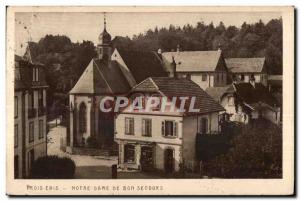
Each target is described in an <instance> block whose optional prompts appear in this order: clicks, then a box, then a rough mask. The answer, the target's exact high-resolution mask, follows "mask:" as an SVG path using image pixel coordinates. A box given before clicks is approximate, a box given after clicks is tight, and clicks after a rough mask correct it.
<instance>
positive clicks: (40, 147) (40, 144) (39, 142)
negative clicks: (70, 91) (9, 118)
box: [25, 89, 47, 176]
mask: <svg viewBox="0 0 300 201" xmlns="http://www.w3.org/2000/svg"><path fill="white" fill-rule="evenodd" d="M43 101H44V103H43V104H44V106H46V90H45V89H43ZM25 105H26V107H25V124H26V130H25V131H26V134H25V145H26V148H25V152H26V157H25V160H26V176H28V175H29V171H30V170H29V162H30V161H29V160H28V152H29V151H30V150H32V149H33V150H34V159H35V160H36V159H38V158H39V157H42V156H46V155H47V133H46V132H47V131H46V124H47V119H46V115H43V116H39V115H38V112H37V113H36V115H35V117H33V118H28V108H29V107H28V93H26V95H25ZM34 108H35V109H36V110H38V90H34ZM40 120H42V121H43V128H42V129H43V137H42V138H39V129H40V128H39V121H40ZM31 122H32V123H33V125H34V140H33V141H29V125H30V123H31Z"/></svg>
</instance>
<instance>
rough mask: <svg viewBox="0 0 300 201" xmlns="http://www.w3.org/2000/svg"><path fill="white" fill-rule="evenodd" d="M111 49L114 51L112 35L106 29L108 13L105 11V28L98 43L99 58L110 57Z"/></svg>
mask: <svg viewBox="0 0 300 201" xmlns="http://www.w3.org/2000/svg"><path fill="white" fill-rule="evenodd" d="M111 51H112V48H111V36H110V34H109V33H108V32H107V31H106V15H105V13H104V29H103V31H102V33H101V34H100V35H99V37H98V44H97V54H98V58H99V59H102V60H108V59H110V56H111Z"/></svg>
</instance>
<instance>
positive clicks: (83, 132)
mask: <svg viewBox="0 0 300 201" xmlns="http://www.w3.org/2000/svg"><path fill="white" fill-rule="evenodd" d="M96 50H97V57H96V58H93V59H92V60H91V61H90V63H89V64H88V66H87V67H86V69H85V71H84V72H83V74H82V75H81V77H80V78H79V80H78V81H77V83H76V84H75V86H74V87H73V88H72V90H71V91H70V92H69V108H70V110H69V118H68V119H69V126H68V128H67V135H66V151H67V152H68V153H71V154H92V155H99V154H101V151H104V150H105V151H107V150H112V148H113V147H114V127H115V125H114V124H115V115H114V114H112V113H104V112H101V111H100V107H99V104H100V102H101V100H102V99H103V98H104V97H106V96H114V97H115V96H117V95H126V94H127V93H128V92H129V91H130V90H131V89H132V87H133V86H135V85H136V84H137V83H139V82H141V81H142V80H144V79H146V78H148V77H165V76H167V72H166V71H165V69H164V65H163V60H162V58H161V55H159V53H157V52H138V51H128V50H117V49H113V47H112V40H111V35H110V34H109V33H108V31H107V28H106V19H105V17H104V29H103V31H102V33H101V34H100V35H99V37H98V44H97V47H96ZM145 69H147V70H145ZM91 148H94V149H93V150H94V151H95V152H92V153H91V151H87V150H92V149H91ZM87 152H88V153H87Z"/></svg>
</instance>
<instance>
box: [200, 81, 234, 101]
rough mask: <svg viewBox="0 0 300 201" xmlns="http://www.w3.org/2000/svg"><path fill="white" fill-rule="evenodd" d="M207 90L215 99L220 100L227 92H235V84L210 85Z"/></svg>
mask: <svg viewBox="0 0 300 201" xmlns="http://www.w3.org/2000/svg"><path fill="white" fill-rule="evenodd" d="M205 91H206V93H207V94H208V95H210V96H211V97H212V98H213V99H214V100H215V101H218V102H219V101H220V100H221V98H222V97H223V96H224V95H225V94H227V93H233V92H234V89H233V86H232V85H231V84H230V85H227V86H224V87H208V88H207V89H206V90H205Z"/></svg>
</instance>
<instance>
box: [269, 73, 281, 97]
mask: <svg viewBox="0 0 300 201" xmlns="http://www.w3.org/2000/svg"><path fill="white" fill-rule="evenodd" d="M268 88H269V91H270V92H271V93H282V75H268Z"/></svg>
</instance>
